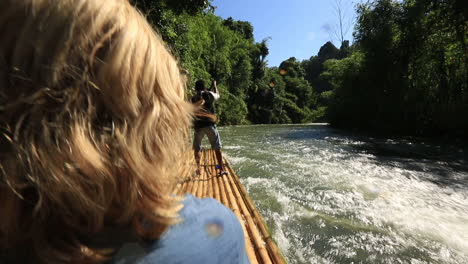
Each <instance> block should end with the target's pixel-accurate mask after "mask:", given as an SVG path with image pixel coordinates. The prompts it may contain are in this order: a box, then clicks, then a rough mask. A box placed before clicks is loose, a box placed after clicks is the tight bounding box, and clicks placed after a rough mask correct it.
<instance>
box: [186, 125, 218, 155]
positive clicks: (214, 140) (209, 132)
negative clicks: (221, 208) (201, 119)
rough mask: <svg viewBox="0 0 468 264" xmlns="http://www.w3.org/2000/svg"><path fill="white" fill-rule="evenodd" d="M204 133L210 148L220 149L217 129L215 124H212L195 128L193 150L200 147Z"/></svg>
mask: <svg viewBox="0 0 468 264" xmlns="http://www.w3.org/2000/svg"><path fill="white" fill-rule="evenodd" d="M205 135H206V136H207V137H208V140H209V141H210V144H211V148H212V149H221V147H222V145H221V138H220V137H219V132H218V129H217V128H216V125H212V126H207V127H201V128H195V132H194V134H193V149H194V150H197V151H198V150H200V149H201V143H202V139H203V137H204V136H205Z"/></svg>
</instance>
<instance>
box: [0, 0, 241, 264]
mask: <svg viewBox="0 0 468 264" xmlns="http://www.w3.org/2000/svg"><path fill="white" fill-rule="evenodd" d="M0 34H1V36H2V41H1V42H0V127H1V129H2V131H1V132H2V133H1V137H0V146H1V154H0V175H1V176H0V208H1V212H2V217H0V246H1V250H0V256H1V259H0V263H2V262H3V263H102V262H105V261H111V262H115V263H130V262H133V261H136V262H140V263H153V262H155V261H156V262H158V263H171V262H179V263H184V262H185V263H195V262H193V261H201V262H204V263H216V261H217V260H218V259H220V258H222V257H224V258H225V259H227V262H228V263H229V262H230V263H245V262H246V261H247V260H246V258H245V252H244V248H243V247H244V244H243V235H242V229H241V227H240V224H239V222H238V221H237V219H236V218H235V216H234V215H233V214H232V213H231V212H230V211H229V210H228V209H226V208H225V207H223V206H221V205H220V204H219V203H217V202H215V201H214V200H198V199H195V198H193V197H190V196H189V197H186V199H185V200H184V201H183V202H182V201H181V200H182V198H180V197H176V196H175V195H173V191H174V188H175V186H176V184H177V182H178V181H179V179H180V178H181V176H183V175H186V174H187V173H188V171H189V170H190V168H189V167H188V166H187V165H185V164H190V162H187V160H186V159H185V160H184V159H183V158H185V157H186V155H185V154H186V153H187V152H188V151H189V150H190V147H189V146H188V144H187V139H188V131H189V126H190V124H191V121H192V112H193V109H192V107H191V106H190V104H189V103H187V102H186V101H185V99H184V94H185V90H184V89H185V79H184V78H183V76H182V75H181V74H180V70H179V68H178V65H177V61H176V60H175V59H174V58H173V57H172V56H171V55H170V53H169V52H168V51H167V49H166V48H165V46H164V44H163V42H162V41H161V39H160V38H159V37H158V36H157V34H155V33H154V31H153V30H152V29H151V27H150V26H149V24H148V23H147V21H145V19H144V18H143V17H142V16H141V15H140V14H139V13H138V12H137V11H136V10H134V8H133V7H132V6H131V5H130V4H129V3H128V1H126V0H106V1H103V0H101V1H100V0H22V1H17V0H2V1H0ZM184 206H185V207H184ZM183 207H184V208H183ZM182 208H183V209H182ZM200 211H203V217H198V214H199V213H200ZM200 214H201V213H200ZM192 234H196V235H192ZM239 234H240V235H239ZM179 241H184V243H178V242H179ZM213 241H216V242H219V243H214V242H213ZM218 244H222V245H223V246H222V247H219V246H218ZM129 245H130V246H129ZM178 245H179V246H178ZM181 245H183V246H184V247H181ZM132 247H133V249H132V250H130V251H129V250H128V249H129V248H132ZM226 248H229V250H227V249H226ZM193 249H197V250H198V252H192V251H193ZM208 251H211V252H208ZM218 251H219V252H220V253H219V254H213V252H218ZM187 252H188V253H187ZM185 253H187V254H185ZM208 253H209V254H208ZM184 254H185V255H184ZM191 254H192V255H191ZM224 263H226V262H224Z"/></svg>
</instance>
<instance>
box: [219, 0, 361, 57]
mask: <svg viewBox="0 0 468 264" xmlns="http://www.w3.org/2000/svg"><path fill="white" fill-rule="evenodd" d="M333 2H334V0H282V1H281V0H214V1H213V2H212V5H213V6H216V7H217V8H216V11H215V14H216V15H218V16H220V17H222V18H228V17H232V18H233V19H235V20H243V21H249V22H250V23H251V24H252V25H253V27H254V36H255V40H256V41H257V42H260V41H261V40H262V39H264V38H267V37H271V39H270V40H269V41H268V47H269V49H270V54H269V55H268V57H267V60H268V65H269V66H279V64H280V63H281V62H282V61H284V60H286V59H288V58H290V57H296V58H297V59H298V60H304V59H308V58H310V57H311V56H312V55H316V54H317V52H318V51H319V49H320V47H321V46H322V45H323V44H325V42H327V41H328V40H330V35H329V33H327V31H326V30H325V29H324V25H326V24H329V25H330V26H332V27H333V25H334V24H336V22H337V19H336V15H334V11H333ZM342 2H343V5H344V6H347V10H348V11H347V12H348V17H350V18H351V17H353V16H354V15H355V14H354V10H353V8H352V6H353V5H354V4H353V3H354V2H355V1H352V0H342ZM352 30H353V29H352V28H351V29H350V30H349V33H348V34H347V36H346V37H345V39H349V40H352ZM333 42H334V44H335V45H338V48H339V44H336V43H338V41H336V40H334V41H333Z"/></svg>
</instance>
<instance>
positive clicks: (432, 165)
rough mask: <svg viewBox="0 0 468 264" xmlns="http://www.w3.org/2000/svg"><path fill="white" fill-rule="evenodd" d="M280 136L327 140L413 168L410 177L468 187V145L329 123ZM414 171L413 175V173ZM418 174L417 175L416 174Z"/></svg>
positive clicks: (387, 162)
mask: <svg viewBox="0 0 468 264" xmlns="http://www.w3.org/2000/svg"><path fill="white" fill-rule="evenodd" d="M278 136H280V137H282V138H284V139H288V140H292V141H298V140H319V141H322V140H323V141H326V142H328V143H331V144H333V145H335V146H338V147H340V148H343V149H344V150H346V151H348V152H349V153H355V154H356V155H359V154H366V155H369V154H370V155H372V157H371V160H373V161H374V162H375V163H376V164H381V165H386V166H392V167H395V168H400V169H404V170H409V171H415V172H423V173H417V174H408V176H407V177H408V178H411V177H418V179H419V180H424V181H430V182H432V183H434V184H437V185H440V186H441V187H444V186H446V187H452V188H462V189H466V188H467V187H468V174H467V173H468V146H467V145H466V144H457V143H454V142H450V143H447V142H438V141H436V140H428V139H421V138H408V137H405V138H385V137H379V136H375V135H370V134H364V135H363V134H359V135H358V134H356V133H353V132H348V131H343V130H338V129H332V128H329V127H327V126H321V125H319V126H317V125H308V126H292V127H291V128H290V129H287V130H284V131H282V132H281V133H279V134H278ZM410 175H411V176H410ZM413 175H417V176H413Z"/></svg>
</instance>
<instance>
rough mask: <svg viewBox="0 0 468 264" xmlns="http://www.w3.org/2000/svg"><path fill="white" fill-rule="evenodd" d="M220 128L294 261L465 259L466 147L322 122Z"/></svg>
mask: <svg viewBox="0 0 468 264" xmlns="http://www.w3.org/2000/svg"><path fill="white" fill-rule="evenodd" d="M220 131H221V137H222V140H223V145H224V153H225V155H226V156H227V157H228V160H229V161H230V162H231V163H232V165H233V167H234V169H235V170H236V171H237V172H238V174H239V176H240V178H241V181H242V183H243V184H244V185H245V186H246V188H247V190H248V192H249V194H250V195H251V197H252V199H253V200H254V201H255V203H256V205H257V207H258V209H259V210H260V212H261V213H262V215H263V217H264V218H265V220H266V222H267V225H268V226H269V228H270V230H271V231H272V233H273V236H274V238H275V240H276V242H277V243H278V245H279V247H280V249H281V251H282V252H283V254H284V255H285V258H286V260H287V261H288V263H468V162H467V161H468V159H467V157H468V148H466V147H465V148H463V147H460V146H456V145H450V146H449V145H437V144H424V143H422V142H416V141H414V140H408V139H406V140H403V139H397V140H390V139H382V138H371V137H363V136H354V135H351V134H346V133H343V132H339V131H336V130H333V129H330V128H328V127H326V126H317V125H298V126H240V127H224V128H221V129H220Z"/></svg>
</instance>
